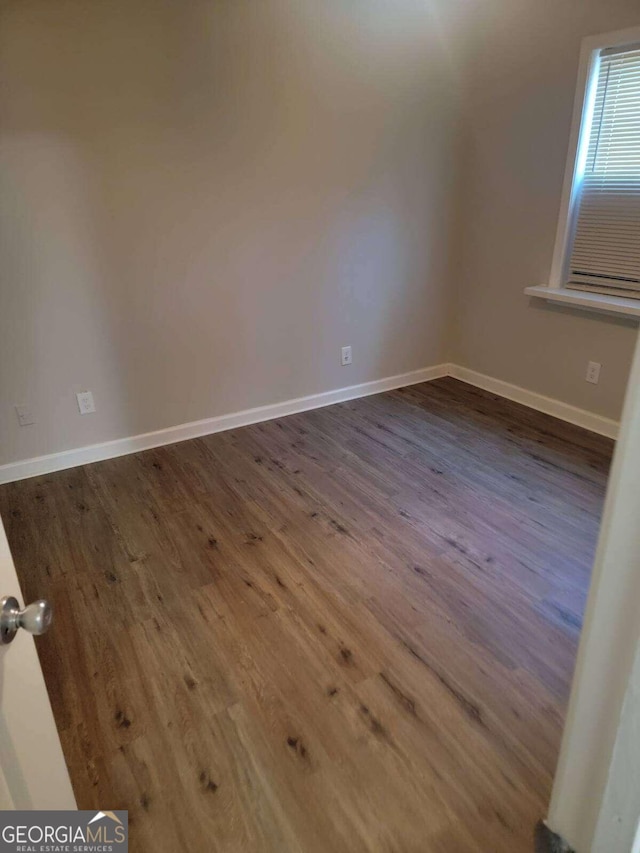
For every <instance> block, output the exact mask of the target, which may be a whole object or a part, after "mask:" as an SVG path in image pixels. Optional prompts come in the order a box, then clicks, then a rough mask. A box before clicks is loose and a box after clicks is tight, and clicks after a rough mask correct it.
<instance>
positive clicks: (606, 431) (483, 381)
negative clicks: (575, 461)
mask: <svg viewBox="0 0 640 853" xmlns="http://www.w3.org/2000/svg"><path fill="white" fill-rule="evenodd" d="M449 375H450V376H453V377H454V379H460V380H461V381H462V382H468V383H469V385H475V386H476V388H483V389H484V390H485V391H490V392H491V393H492V394H497V395H498V396H499V397H506V398H507V400H513V401H514V402H516V403H521V404H522V405H523V406H528V407H529V408H530V409H536V411H538V412H544V413H545V414H546V415H553V417H554V418H560V420H562V421H568V422H569V423H570V424H575V425H576V426H580V427H583V428H584V429H588V430H590V431H591V432H597V433H598V434H599V435H605V436H607V438H617V437H618V428H619V426H620V424H619V423H618V421H613V420H611V419H610V418H605V417H603V416H602V415H596V414H594V413H593V412H587V411H586V410H585V409H579V408H577V407H576V406H570V405H568V404H567V403H562V402H560V400H554V399H553V398H552V397H545V396H544V395H543V394H536V393H535V392H534V391H527V389H526V388H520V387H519V386H518V385H512V384H511V383H510V382H503V381H502V380H501V379H494V378H493V377H492V376H486V375H485V374H484V373H477V372H476V371H475V370H470V369H469V368H468V367H460V366H459V365H457V364H451V365H449Z"/></svg>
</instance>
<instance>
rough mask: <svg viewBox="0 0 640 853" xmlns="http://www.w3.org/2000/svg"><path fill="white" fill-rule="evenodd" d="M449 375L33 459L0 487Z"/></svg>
mask: <svg viewBox="0 0 640 853" xmlns="http://www.w3.org/2000/svg"><path fill="white" fill-rule="evenodd" d="M449 369H450V365H449V364H439V365H435V366H434V367H424V368H422V369H420V370H413V371H411V372H410V373H401V374H399V375H398V376H388V377H387V378H386V379H376V380H374V381H373V382H363V383H362V384H361V385H350V386H349V387H347V388H338V389H337V390H335V391H324V392H323V393H321V394H311V395H310V396H308V397H297V398H296V399H294V400H285V401H284V402H283V403H274V404H272V405H269V406H258V407H257V408H255V409H245V410H244V411H242V412H233V413H232V414H229V415H219V416H218V417H215V418H205V419H204V420H201V421H192V422H191V423H187V424H179V425H178V426H173V427H168V428H167V429H160V430H156V431H155V432H146V433H143V434H141V435H134V436H130V437H129V438H119V439H116V440H115V441H106V442H104V443H102V444H91V445H88V446H87V447H79V448H77V449H74V450H63V451H61V452H60V453H51V454H49V455H47V456H36V457H34V458H32V459H24V460H21V461H19V462H10V463H8V464H7V465H0V485H1V484H3V483H12V482H15V481H16V480H25V479H26V478H27V477H37V476H40V475H42V474H50V473H52V472H53V471H63V470H65V469H66V468H75V467H77V466H78V465H86V464H87V463H89V462H99V461H101V460H103V459H113V458H115V457H116V456H125V455H126V454H127V453H137V452H138V451H140V450H150V449H151V448H152V447H161V446H162V445H164V444H174V443H175V442H178V441H186V440H187V439H189V438H198V437H199V436H202V435H211V434H212V433H215V432H223V431H224V430H227V429H234V428H235V427H241V426H248V425H249V424H255V423H260V422H262V421H270V420H273V419H274V418H282V417H284V416H285V415H294V414H296V413H297V412H306V411H310V410H311V409H319V408H322V407H323V406H331V405H333V404H334V403H343V402H344V401H346V400H354V399H356V398H358V397H368V396H370V395H371V394H380V393H382V392H383V391H391V390H392V389H393V388H403V387H405V386H407V385H417V384H418V383H419V382H428V381H429V380H431V379H440V378H441V377H443V376H448V375H449Z"/></svg>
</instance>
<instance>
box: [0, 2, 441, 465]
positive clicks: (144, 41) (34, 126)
mask: <svg viewBox="0 0 640 853" xmlns="http://www.w3.org/2000/svg"><path fill="white" fill-rule="evenodd" d="M433 5H434V4H429V3H425V2H424V0H396V2H393V3H390V2H386V0H350V2H348V3H345V2H343V1H342V0H327V2H324V1H323V2H317V0H210V2H204V0H203V2H199V0H109V2H103V0H15V2H6V0H5V2H2V3H1V4H0V9H1V13H2V14H1V18H0V79H2V87H1V89H0V114H1V115H2V127H1V131H0V181H1V183H0V217H1V221H0V229H1V233H2V238H1V239H2V244H1V245H0V259H1V260H0V273H1V285H0V388H1V392H0V393H1V407H0V463H2V462H8V461H11V460H15V459H24V458H28V457H32V456H35V455H39V454H44V453H50V452H53V451H58V450H62V449H65V448H72V447H79V446H82V445H86V444H90V443H93V442H99V441H105V440H108V439H114V438H119V437H123V436H128V435H133V434H136V433H140V432H144V431H148V430H155V429H161V428H163V427H166V426H171V425H175V424H179V423H183V422H187V421H191V420H196V419H199V418H205V417H210V416H214V415H218V414H223V413H228V412H233V411H237V410H240V409H244V408H247V407H252V406H258V405H262V404H268V403H274V402H278V401H281V400H285V399H288V398H291V397H296V396H300V395H306V394H312V393H315V392H320V391H324V390H328V389H333V388H339V387H342V386H346V385H351V384H355V383H360V382H363V381H366V380H371V379H376V378H381V377H385V376H389V375H393V374H397V373H401V372H404V371H408V370H412V369H416V368H420V367H423V366H426V365H432V364H437V363H439V362H441V361H443V360H445V358H446V356H447V350H446V346H447V340H446V332H447V328H446V301H447V296H448V288H447V284H448V280H449V276H448V270H447V265H448V261H449V257H450V248H451V247H450V219H451V207H452V202H453V198H452V195H451V193H450V191H449V187H450V184H451V180H452V174H453V169H454V161H455V150H456V142H457V139H458V136H457V135H456V134H455V120H456V107H455V98H454V97H453V95H454V93H455V88H454V85H453V79H452V76H451V67H452V66H451V64H450V59H451V56H450V53H449V51H450V50H451V42H450V40H448V39H445V38H444V30H443V26H445V24H446V21H443V20H442V19H441V18H440V16H439V15H437V14H435V11H434V9H433V8H432V7H433ZM440 5H441V6H442V7H443V8H446V6H447V4H446V3H441V4H440ZM344 344H351V345H352V346H353V357H354V363H353V365H352V366H351V367H349V368H342V367H341V366H340V362H339V356H340V347H341V346H342V345H344ZM83 389H91V390H92V391H93V392H94V395H95V400H96V404H97V408H98V411H97V413H96V414H94V415H89V416H84V417H81V416H80V415H79V414H78V412H77V409H76V402H75V396H74V394H75V392H76V391H78V390H83ZM23 403H26V404H29V405H30V406H32V408H33V411H34V413H35V415H36V417H37V421H38V422H37V424H36V425H34V426H30V427H24V428H20V427H19V426H18V424H17V419H16V416H15V412H14V411H13V405H14V404H23Z"/></svg>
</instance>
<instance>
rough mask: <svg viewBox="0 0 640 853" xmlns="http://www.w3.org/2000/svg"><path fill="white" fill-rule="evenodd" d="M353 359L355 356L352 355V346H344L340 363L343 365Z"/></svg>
mask: <svg viewBox="0 0 640 853" xmlns="http://www.w3.org/2000/svg"><path fill="white" fill-rule="evenodd" d="M352 361H353V357H352V355H351V347H342V356H341V359H340V363H341V364H342V366H343V367H345V365H347V364H351V362H352Z"/></svg>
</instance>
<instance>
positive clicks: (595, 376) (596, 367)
mask: <svg viewBox="0 0 640 853" xmlns="http://www.w3.org/2000/svg"><path fill="white" fill-rule="evenodd" d="M601 367H602V365H601V364H599V363H598V362H597V361H590V362H589V364H588V365H587V375H586V376H585V379H586V380H587V382H591V384H592V385H597V384H598V380H599V379H600V368H601Z"/></svg>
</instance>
